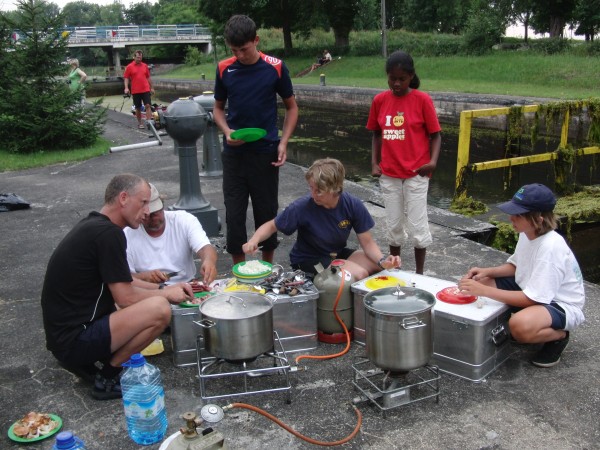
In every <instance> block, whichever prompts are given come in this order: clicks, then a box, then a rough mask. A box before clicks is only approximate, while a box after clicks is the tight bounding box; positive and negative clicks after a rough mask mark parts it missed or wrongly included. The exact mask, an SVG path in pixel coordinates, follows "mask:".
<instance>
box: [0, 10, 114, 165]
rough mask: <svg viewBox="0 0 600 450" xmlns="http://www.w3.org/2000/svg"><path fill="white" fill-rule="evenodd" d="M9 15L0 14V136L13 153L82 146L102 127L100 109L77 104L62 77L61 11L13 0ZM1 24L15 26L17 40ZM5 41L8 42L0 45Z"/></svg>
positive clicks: (76, 97)
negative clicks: (14, 8)
mask: <svg viewBox="0 0 600 450" xmlns="http://www.w3.org/2000/svg"><path fill="white" fill-rule="evenodd" d="M17 5H18V9H17V12H18V14H17V15H16V20H11V19H10V18H8V17H7V16H6V15H5V14H0V30H4V32H3V33H2V34H1V36H2V37H0V39H2V40H3V41H4V42H2V44H3V45H2V48H3V49H4V51H1V52H0V68H1V69H0V70H1V72H0V74H1V76H0V98H2V101H3V109H2V112H0V142H1V143H2V144H1V145H2V146H3V147H4V148H5V149H7V150H11V151H14V152H19V153H29V152H37V151H41V150H65V149H70V148H75V147H84V146H87V145H90V144H92V143H94V142H95V141H96V139H97V138H98V136H99V135H100V133H101V132H102V124H103V120H104V115H105V113H106V111H105V110H104V108H99V107H94V106H97V104H98V103H96V104H95V105H94V106H92V107H89V106H84V105H82V104H81V101H80V99H81V92H71V90H70V89H69V88H68V87H67V85H66V84H65V82H64V81H62V80H61V79H60V78H59V77H62V76H64V73H65V70H66V67H65V64H64V62H65V60H66V52H67V47H66V41H65V39H64V38H63V37H62V34H61V29H62V20H63V17H62V16H60V15H59V16H56V17H50V16H48V15H47V11H46V7H47V3H46V2H44V1H43V0H17ZM6 30H20V34H21V37H20V39H19V40H18V42H16V43H14V42H12V41H11V40H9V41H8V42H6V36H5V35H6V33H7V31H6ZM5 44H8V45H6V46H5Z"/></svg>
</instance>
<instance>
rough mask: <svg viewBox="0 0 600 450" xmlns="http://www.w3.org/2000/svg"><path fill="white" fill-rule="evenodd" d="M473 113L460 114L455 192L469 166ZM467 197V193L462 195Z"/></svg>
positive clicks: (464, 112)
mask: <svg viewBox="0 0 600 450" xmlns="http://www.w3.org/2000/svg"><path fill="white" fill-rule="evenodd" d="M472 114H473V111H463V112H461V113H460V130H459V134H458V154H457V157H456V181H455V185H454V188H455V192H456V190H457V189H458V187H459V184H460V177H461V176H462V172H463V169H464V167H466V166H467V164H469V147H470V146H471V124H472V122H473V115H472ZM461 197H466V191H465V192H464V193H463V195H461Z"/></svg>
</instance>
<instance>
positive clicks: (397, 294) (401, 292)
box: [364, 287, 435, 315]
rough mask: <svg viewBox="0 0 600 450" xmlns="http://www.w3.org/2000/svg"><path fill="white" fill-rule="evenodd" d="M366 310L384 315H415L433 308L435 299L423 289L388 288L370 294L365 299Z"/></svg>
mask: <svg viewBox="0 0 600 450" xmlns="http://www.w3.org/2000/svg"><path fill="white" fill-rule="evenodd" d="M364 304H365V308H367V309H368V310H370V311H373V312H376V313H383V314H392V315H394V314H396V315H399V314H413V313H419V312H423V311H427V310H428V309H431V308H433V305H435V297H434V296H433V295H432V294H431V293H429V292H427V291H424V290H423V289H417V288H413V287H387V288H382V289H377V290H375V291H371V292H369V293H368V294H367V295H365V298H364Z"/></svg>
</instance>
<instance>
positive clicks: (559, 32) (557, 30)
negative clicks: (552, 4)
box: [550, 16, 565, 38]
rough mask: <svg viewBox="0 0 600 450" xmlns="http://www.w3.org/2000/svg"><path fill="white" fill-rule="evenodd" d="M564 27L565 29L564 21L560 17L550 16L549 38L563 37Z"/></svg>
mask: <svg viewBox="0 0 600 450" xmlns="http://www.w3.org/2000/svg"><path fill="white" fill-rule="evenodd" d="M564 29H565V22H564V20H563V18H562V17H557V16H552V17H550V37H551V38H556V37H558V38H561V37H563V31H564Z"/></svg>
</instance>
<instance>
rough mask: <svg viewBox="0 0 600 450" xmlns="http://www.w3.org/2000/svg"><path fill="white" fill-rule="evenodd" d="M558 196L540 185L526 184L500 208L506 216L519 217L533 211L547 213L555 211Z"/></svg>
mask: <svg viewBox="0 0 600 450" xmlns="http://www.w3.org/2000/svg"><path fill="white" fill-rule="evenodd" d="M555 205H556V196H555V195H554V193H553V192H552V191H551V190H550V188H548V187H547V186H544V185H543V184H540V183H535V184H526V185H525V186H523V187H522V188H521V189H519V190H518V191H517V192H516V193H515V195H513V198H512V199H511V200H509V201H508V202H504V203H500V204H499V205H498V208H499V209H500V210H501V211H502V212H505V213H506V214H511V215H518V214H525V213H528V212H531V211H537V212H547V211H552V210H554V206H555Z"/></svg>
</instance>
